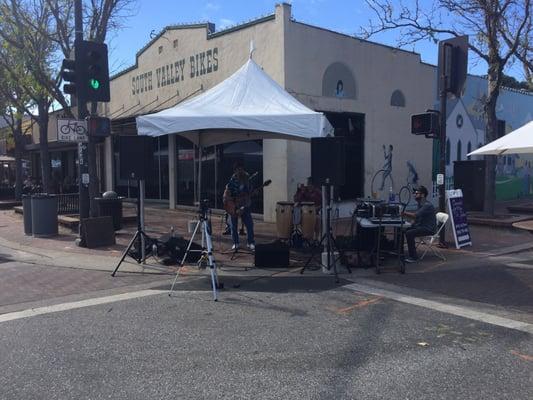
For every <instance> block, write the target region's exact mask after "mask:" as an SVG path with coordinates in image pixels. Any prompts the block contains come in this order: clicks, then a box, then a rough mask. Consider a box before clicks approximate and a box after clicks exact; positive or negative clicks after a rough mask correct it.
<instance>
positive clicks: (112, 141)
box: [101, 4, 436, 221]
mask: <svg viewBox="0 0 533 400" xmlns="http://www.w3.org/2000/svg"><path fill="white" fill-rule="evenodd" d="M251 45H252V46H253V48H254V51H253V53H252V56H253V58H254V60H255V61H256V63H258V64H259V65H260V66H261V67H262V68H263V69H264V71H265V72H266V73H267V74H268V75H269V76H270V77H272V78H273V79H274V80H275V81H277V82H278V83H279V84H280V85H281V86H282V87H284V88H285V90H286V91H288V92H289V93H290V94H292V95H293V96H294V97H296V98H297V99H298V100H299V101H301V102H302V103H303V104H305V105H306V106H308V107H309V108H311V109H314V110H316V111H320V112H323V113H324V114H325V115H326V117H327V118H328V120H329V121H330V123H331V124H332V125H333V127H334V129H335V135H336V136H343V137H345V143H346V145H345V146H344V147H345V148H344V151H345V158H346V171H345V172H346V183H345V185H344V186H342V187H339V188H337V189H336V197H337V198H338V199H339V201H341V202H344V203H346V204H352V205H353V200H354V199H355V198H357V197H362V196H368V195H372V194H375V195H378V196H380V195H384V194H385V195H386V194H388V192H389V190H390V189H391V188H392V189H393V190H394V191H395V192H398V190H399V189H400V187H402V186H403V185H405V184H406V183H407V182H408V181H409V179H412V177H413V171H414V173H416V175H417V178H418V183H419V184H424V185H427V186H429V185H431V178H432V177H431V172H432V169H431V168H432V143H431V141H430V140H428V139H425V138H421V137H417V136H414V135H412V134H411V133H410V116H411V115H412V114H415V113H419V112H423V111H424V110H426V109H427V108H431V106H432V104H434V101H435V98H436V90H435V84H434V83H435V74H436V71H435V67H434V66H431V65H428V64H424V63H422V62H421V60H420V56H419V55H418V54H416V53H412V52H408V51H403V50H399V49H396V48H392V47H388V46H384V45H380V44H376V43H372V42H368V41H364V40H360V39H358V38H354V37H351V36H347V35H344V34H339V33H336V32H332V31H329V30H325V29H321V28H318V27H315V26H310V25H307V24H303V23H300V22H297V21H295V20H294V19H293V18H292V16H291V6H290V5H288V4H279V5H277V6H276V8H275V12H274V13H273V14H272V15H270V16H266V17H262V18H260V19H257V20H255V21H252V22H249V23H245V24H242V25H238V26H236V27H233V28H230V29H226V30H224V31H220V32H215V31H214V26H213V25H212V24H208V23H207V24H196V25H179V26H171V27H167V28H165V29H163V31H162V32H161V33H160V34H159V35H158V36H156V37H155V38H153V39H152V40H151V41H150V42H149V43H148V44H147V45H146V46H145V47H144V48H143V49H141V50H140V51H139V52H138V53H137V57H136V63H135V65H133V66H132V67H130V68H128V69H126V70H124V71H122V72H120V73H118V74H117V75H115V76H114V77H113V78H112V80H111V102H109V103H106V104H105V105H103V109H102V110H101V111H102V112H103V114H105V115H107V116H108V117H109V118H111V119H112V137H111V138H108V139H107V140H106V143H105V148H104V150H103V153H102V155H103V157H104V160H105V162H104V164H105V168H104V170H105V184H106V187H107V189H112V188H114V189H116V190H118V191H120V192H121V193H122V194H125V195H132V194H133V193H134V192H135V190H136V188H135V183H134V182H128V181H125V180H122V179H120V171H119V164H120V163H119V157H121V156H123V155H120V154H118V152H117V151H116V150H117V148H118V146H117V141H118V140H120V139H119V138H120V136H121V135H135V134H137V131H136V125H135V117H136V116H138V115H143V114H147V113H152V112H157V111H160V110H163V109H166V108H169V107H172V106H174V105H177V104H179V103H180V102H181V101H184V100H186V99H188V98H190V97H191V96H194V95H197V94H199V93H202V92H203V91H205V90H208V89H209V88H211V87H213V86H214V85H216V84H218V83H220V82H222V81H223V80H225V79H226V78H228V77H229V76H230V75H231V74H233V73H234V72H235V71H236V70H238V69H239V68H240V67H241V66H242V65H243V64H244V63H245V62H246V60H247V59H248V57H250V48H251ZM153 140H154V146H155V151H154V168H153V171H154V173H153V177H152V179H147V181H146V188H147V189H146V196H147V198H149V199H156V200H161V201H165V202H168V203H169V206H170V207H171V208H174V207H176V206H177V205H192V204H193V203H194V201H195V200H197V199H195V197H194V184H195V181H196V178H197V169H198V162H197V161H198V152H197V149H195V148H194V147H193V145H192V144H191V143H189V142H188V141H187V140H185V139H182V138H180V137H178V136H176V135H168V136H163V137H158V138H154V139H153ZM310 153H311V152H310V144H309V143H305V142H296V141H288V140H278V139H268V140H261V141H249V142H240V143H228V144H224V145H220V146H213V147H211V148H208V149H207V151H206V152H205V154H204V156H203V159H202V162H203V164H202V165H203V167H202V168H203V183H202V186H203V187H204V188H205V195H206V196H207V197H209V198H210V200H211V202H212V205H213V206H214V207H218V208H220V207H221V197H222V192H223V188H224V185H225V183H226V181H227V179H229V177H230V175H231V169H232V168H231V166H232V164H233V162H234V161H235V160H243V161H244V163H245V167H246V168H247V170H248V171H250V172H258V178H257V180H258V183H259V182H260V181H261V180H262V179H263V178H264V179H272V181H273V182H272V184H271V185H270V186H268V187H267V188H265V190H264V192H263V193H262V196H259V198H258V199H257V200H256V201H255V202H254V210H253V211H255V212H258V213H262V214H263V216H264V219H265V220H267V221H272V220H274V219H275V208H276V203H277V202H278V201H287V200H292V197H293V195H294V193H295V192H296V187H297V185H298V184H299V183H303V182H305V180H306V177H308V176H309V175H310V174H311V160H310ZM348 208H349V206H348Z"/></svg>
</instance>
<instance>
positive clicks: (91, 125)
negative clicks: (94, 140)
mask: <svg viewBox="0 0 533 400" xmlns="http://www.w3.org/2000/svg"><path fill="white" fill-rule="evenodd" d="M86 120H87V132H88V133H89V136H99V137H107V136H109V135H110V134H111V120H110V119H109V118H105V117H97V116H93V115H91V116H88V117H87V118H86Z"/></svg>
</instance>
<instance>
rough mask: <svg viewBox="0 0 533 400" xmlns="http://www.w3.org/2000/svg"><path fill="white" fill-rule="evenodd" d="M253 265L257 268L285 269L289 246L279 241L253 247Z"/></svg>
mask: <svg viewBox="0 0 533 400" xmlns="http://www.w3.org/2000/svg"><path fill="white" fill-rule="evenodd" d="M254 258H255V260H254V264H255V266H256V267H257V268H287V267H288V266H289V245H288V244H287V243H284V242H282V241H280V240H276V241H274V242H271V243H262V244H261V243H257V244H256V245H255V253H254Z"/></svg>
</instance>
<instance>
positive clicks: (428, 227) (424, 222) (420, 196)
mask: <svg viewBox="0 0 533 400" xmlns="http://www.w3.org/2000/svg"><path fill="white" fill-rule="evenodd" d="M427 196H428V190H427V189H426V188H425V187H424V186H420V187H419V188H418V189H416V191H415V200H416V202H417V203H418V209H417V210H416V212H414V213H411V212H404V215H405V216H407V217H410V218H413V219H414V222H413V225H411V227H410V228H407V229H406V230H405V239H406V240H407V248H408V251H409V257H408V258H406V259H405V262H407V263H413V262H415V261H417V260H418V255H417V254H416V245H415V238H416V237H419V236H430V235H433V234H434V233H435V231H436V229H437V217H436V213H435V207H433V204H431V202H429V201H428V200H427Z"/></svg>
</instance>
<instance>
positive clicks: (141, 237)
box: [111, 179, 152, 276]
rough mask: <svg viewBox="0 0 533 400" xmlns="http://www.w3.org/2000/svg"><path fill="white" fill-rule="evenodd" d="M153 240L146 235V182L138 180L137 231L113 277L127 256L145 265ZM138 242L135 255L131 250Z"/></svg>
mask: <svg viewBox="0 0 533 400" xmlns="http://www.w3.org/2000/svg"><path fill="white" fill-rule="evenodd" d="M151 240H152V239H151V238H150V237H149V236H148V235H147V234H146V232H145V231H144V180H142V179H138V180H137V231H136V232H135V234H134V235H133V238H132V239H131V240H130V243H129V244H128V247H126V250H125V251H124V253H123V254H122V257H121V259H120V261H119V262H118V264H117V266H116V268H115V270H114V271H113V273H112V274H111V276H115V274H116V273H117V271H118V269H119V267H120V265H121V264H122V262H123V261H124V259H125V258H126V256H130V257H131V258H133V259H134V260H135V261H137V264H140V263H144V262H145V261H146V247H145V246H146V241H151ZM135 242H137V246H136V248H137V254H135V255H133V254H131V248H132V247H133V244H134V243H135Z"/></svg>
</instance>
